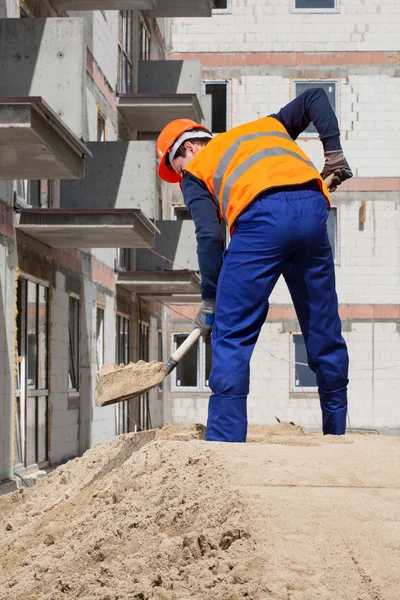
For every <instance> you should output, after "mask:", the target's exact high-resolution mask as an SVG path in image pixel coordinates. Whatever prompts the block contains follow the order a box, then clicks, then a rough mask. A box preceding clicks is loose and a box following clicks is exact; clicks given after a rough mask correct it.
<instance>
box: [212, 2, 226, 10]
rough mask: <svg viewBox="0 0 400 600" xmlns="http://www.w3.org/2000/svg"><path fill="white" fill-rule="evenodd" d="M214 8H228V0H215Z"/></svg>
mask: <svg viewBox="0 0 400 600" xmlns="http://www.w3.org/2000/svg"><path fill="white" fill-rule="evenodd" d="M214 8H216V9H217V10H224V9H225V8H228V0H214Z"/></svg>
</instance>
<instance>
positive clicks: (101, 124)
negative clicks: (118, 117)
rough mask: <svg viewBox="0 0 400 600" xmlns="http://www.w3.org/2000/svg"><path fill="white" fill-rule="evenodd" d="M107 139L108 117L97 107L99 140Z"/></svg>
mask: <svg viewBox="0 0 400 600" xmlns="http://www.w3.org/2000/svg"><path fill="white" fill-rule="evenodd" d="M106 140H107V119H106V117H105V116H104V114H103V113H102V112H101V110H100V108H97V141H98V142H105V141H106Z"/></svg>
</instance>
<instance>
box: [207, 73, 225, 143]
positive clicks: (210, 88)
mask: <svg viewBox="0 0 400 600" xmlns="http://www.w3.org/2000/svg"><path fill="white" fill-rule="evenodd" d="M203 88H204V93H205V94H210V95H211V121H212V124H211V130H212V132H213V133H222V132H224V131H226V130H227V128H228V81H226V80H215V81H204V82H203Z"/></svg>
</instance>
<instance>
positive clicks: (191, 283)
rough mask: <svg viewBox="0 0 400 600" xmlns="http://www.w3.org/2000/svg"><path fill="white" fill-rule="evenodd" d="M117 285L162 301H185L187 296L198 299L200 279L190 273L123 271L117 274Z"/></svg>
mask: <svg viewBox="0 0 400 600" xmlns="http://www.w3.org/2000/svg"><path fill="white" fill-rule="evenodd" d="M116 283H117V285H120V286H121V287H123V288H125V289H127V290H129V291H130V292H135V293H137V294H141V295H145V296H148V297H153V298H154V297H159V298H160V299H161V300H164V301H167V300H168V301H170V302H172V301H174V302H179V301H185V302H188V296H191V297H192V301H193V302H196V301H198V300H199V298H200V277H199V275H198V274H197V273H193V272H192V271H183V270H182V271H124V272H121V273H118V279H117V282H116Z"/></svg>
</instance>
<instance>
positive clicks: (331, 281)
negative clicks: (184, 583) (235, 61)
mask: <svg viewBox="0 0 400 600" xmlns="http://www.w3.org/2000/svg"><path fill="white" fill-rule="evenodd" d="M311 122H312V123H314V126H315V128H316V130H317V132H318V134H319V137H320V140H321V142H322V144H323V148H324V155H325V166H324V168H323V171H322V173H321V174H319V173H318V171H317V170H316V169H315V167H314V165H313V164H312V162H311V161H310V159H309V158H308V157H307V156H306V154H305V153H304V152H303V150H301V148H300V147H299V146H298V145H297V144H296V143H295V141H294V140H295V139H296V138H297V137H298V136H299V135H300V134H301V132H302V131H304V130H305V129H306V128H307V127H308V125H309V124H310V123H311ZM339 136H340V132H339V127H338V122H337V119H336V116H335V114H334V112H333V110H332V108H331V106H330V103H329V99H328V97H327V95H326V93H325V91H324V90H323V89H321V88H314V89H310V90H308V91H306V92H304V93H303V94H301V95H300V96H298V97H297V98H296V99H295V100H293V101H292V102H290V103H289V104H287V105H286V106H285V107H284V108H282V109H281V110H280V111H279V112H278V113H276V114H273V115H270V116H268V117H263V118H261V119H259V120H257V121H252V122H250V123H246V124H244V125H240V126H239V127H235V128H234V129H231V130H230V131H227V132H225V133H221V134H219V135H217V136H216V137H214V138H213V137H212V135H211V133H210V132H209V131H208V130H207V129H206V128H205V127H204V126H202V125H199V124H197V123H195V122H194V121H191V120H189V119H178V120H175V121H172V122H171V123H169V124H168V125H167V126H166V127H165V128H164V129H163V131H162V132H161V133H160V135H159V137H158V140H157V153H158V158H159V161H160V162H159V168H158V173H159V176H160V177H161V179H163V180H164V181H167V182H171V183H173V182H180V185H181V189H182V192H183V196H184V201H185V204H186V206H187V208H188V210H189V212H190V213H191V215H192V218H193V220H194V224H195V227H196V237H197V253H198V259H199V266H200V273H201V282H202V283H201V290H202V303H201V308H200V311H199V313H198V315H197V316H196V318H195V319H194V326H195V327H200V329H201V331H202V335H203V336H204V337H207V336H209V335H210V334H211V330H212V340H211V341H212V370H211V374H210V381H209V383H210V388H211V390H212V392H213V393H212V395H211V397H210V400H209V407H208V421H207V435H206V439H207V440H210V441H220V442H245V441H246V434H247V410H246V401H247V395H248V393H249V379H250V367H249V364H250V358H251V355H252V352H253V349H254V346H255V343H256V341H257V338H258V336H259V333H260V330H261V327H262V325H263V323H264V322H265V319H266V317H267V313H268V308H269V303H268V299H269V296H270V294H271V292H272V290H273V288H274V286H275V284H276V282H277V280H278V278H279V276H280V275H283V277H284V278H285V281H286V283H287V286H288V288H289V291H290V294H291V297H292V300H293V304H294V306H295V309H296V313H297V317H298V320H299V323H300V327H301V331H302V334H303V337H304V341H305V344H306V348H307V355H308V364H309V366H310V368H311V369H312V370H313V371H314V372H315V373H316V378H317V384H318V391H319V396H320V402H321V409H322V421H323V426H322V428H323V433H324V434H333V435H342V434H344V433H345V428H346V414H347V384H348V354H347V348H346V343H345V341H344V339H343V337H342V335H341V322H340V318H339V315H338V300H337V295H336V290H335V271H334V264H333V257H332V250H331V247H330V244H329V240H328V235H327V228H326V220H327V217H328V210H329V206H330V204H329V191H333V190H334V189H336V187H337V186H338V185H339V184H340V183H341V182H342V181H344V180H346V179H348V178H350V177H352V172H351V169H350V167H349V165H348V163H347V161H346V159H345V158H344V156H343V151H342V148H341V144H340V139H339ZM329 175H333V181H332V183H331V184H330V189H329V191H328V189H327V187H326V185H325V184H324V182H323V180H324V179H326V178H328V176H329ZM221 219H223V220H224V221H225V223H226V224H227V225H228V227H229V229H230V232H231V236H232V237H231V241H230V244H229V247H228V249H227V250H226V251H225V252H223V241H222V234H221V226H220V224H221ZM266 401H268V389H267V388H266Z"/></svg>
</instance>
